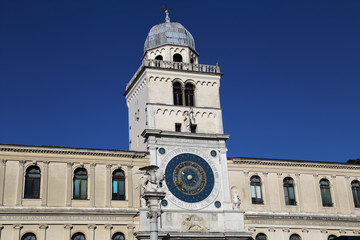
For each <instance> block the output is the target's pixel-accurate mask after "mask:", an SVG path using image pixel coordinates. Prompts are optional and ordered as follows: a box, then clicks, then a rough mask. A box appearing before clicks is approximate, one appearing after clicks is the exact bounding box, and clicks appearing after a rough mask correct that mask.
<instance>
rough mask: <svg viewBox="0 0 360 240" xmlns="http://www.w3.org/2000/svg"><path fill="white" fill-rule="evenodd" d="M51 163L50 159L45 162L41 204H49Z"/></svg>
mask: <svg viewBox="0 0 360 240" xmlns="http://www.w3.org/2000/svg"><path fill="white" fill-rule="evenodd" d="M49 163H50V162H48V161H45V162H43V174H42V177H43V182H42V200H41V206H47V201H48V181H49V180H48V176H49V174H48V172H49Z"/></svg>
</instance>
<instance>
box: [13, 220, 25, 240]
mask: <svg viewBox="0 0 360 240" xmlns="http://www.w3.org/2000/svg"><path fill="white" fill-rule="evenodd" d="M13 228H14V235H13V239H14V240H20V237H21V229H22V228H23V226H22V225H21V224H14V225H13Z"/></svg>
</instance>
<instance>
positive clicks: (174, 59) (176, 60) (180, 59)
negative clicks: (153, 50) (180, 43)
mask: <svg viewBox="0 0 360 240" xmlns="http://www.w3.org/2000/svg"><path fill="white" fill-rule="evenodd" d="M173 61H174V62H182V61H183V60H182V56H181V55H180V54H178V53H175V54H174V56H173Z"/></svg>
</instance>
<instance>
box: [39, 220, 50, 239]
mask: <svg viewBox="0 0 360 240" xmlns="http://www.w3.org/2000/svg"><path fill="white" fill-rule="evenodd" d="M39 229H40V234H39V240H46V230H47V229H48V225H46V224H41V225H39Z"/></svg>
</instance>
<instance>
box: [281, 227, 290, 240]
mask: <svg viewBox="0 0 360 240" xmlns="http://www.w3.org/2000/svg"><path fill="white" fill-rule="evenodd" d="M282 231H283V240H289V238H290V229H288V228H283V229H282Z"/></svg>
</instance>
